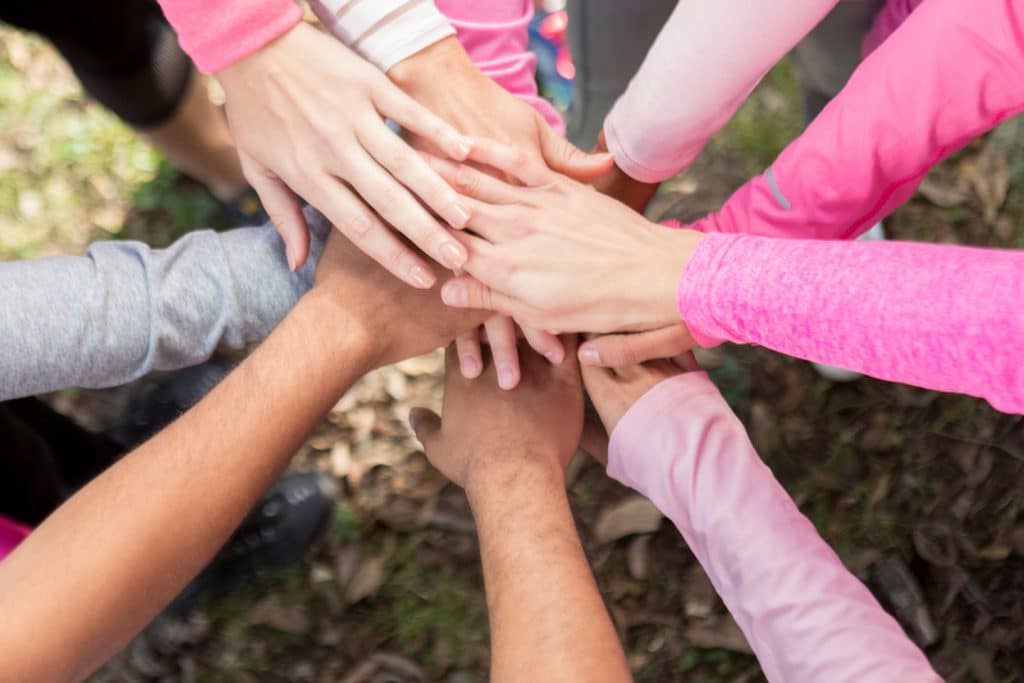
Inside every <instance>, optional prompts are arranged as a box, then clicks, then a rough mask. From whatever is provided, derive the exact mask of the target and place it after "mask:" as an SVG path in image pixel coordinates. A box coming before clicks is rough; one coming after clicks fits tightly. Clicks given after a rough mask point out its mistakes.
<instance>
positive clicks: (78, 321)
mask: <svg viewBox="0 0 1024 683" xmlns="http://www.w3.org/2000/svg"><path fill="white" fill-rule="evenodd" d="M307 217H308V218H312V219H313V220H310V221H309V223H310V227H311V233H312V234H311V241H310V258H309V260H308V261H307V262H306V264H305V265H304V266H303V267H302V268H301V269H299V270H298V271H296V272H295V273H292V272H289V270H288V266H287V265H286V262H285V256H284V244H283V243H282V242H281V239H280V238H279V237H278V235H277V232H276V231H275V230H274V227H273V226H272V225H270V224H267V225H266V226H263V227H259V228H239V229H237V230H231V231H229V232H223V233H217V232H214V231H212V230H199V231H196V232H192V233H189V234H187V235H185V236H184V237H182V238H181V239H179V240H178V241H176V242H175V243H174V244H172V245H171V246H170V247H168V248H166V249H150V248H149V247H147V246H146V245H144V244H141V243H139V242H120V241H112V242H97V243H95V244H93V245H92V246H90V247H89V248H88V249H87V250H86V252H85V255H84V256H55V257H49V258H40V259H33V260H25V261H14V262H9V263H0V400H6V399H10V398H15V397H19V396H28V395H32V394H38V393H43V392H47V391H54V390H57V389H63V388H66V387H70V386H81V387H88V388H98V387H109V386H116V385H119V384H124V383H125V382H129V381H131V380H134V379H136V378H138V377H141V376H142V375H144V374H146V373H147V372H149V371H151V370H172V369H176V368H181V367H186V366H189V365H195V364H198V363H201V362H203V361H204V360H206V359H208V358H209V357H210V356H211V354H213V352H214V351H215V350H216V349H217V347H218V346H221V345H226V346H229V347H232V348H242V347H244V346H245V345H247V344H250V343H253V342H257V341H260V340H261V339H263V338H264V337H265V336H266V335H267V334H268V333H269V332H270V331H271V330H272V329H273V328H274V326H275V325H276V324H277V323H278V322H279V321H280V320H281V319H282V318H283V317H284V315H285V314H286V313H287V312H288V310H289V309H290V308H291V307H292V306H293V305H294V304H295V302H296V301H298V299H299V297H300V296H302V294H303V293H305V292H306V291H307V290H308V289H309V287H310V285H311V284H312V281H313V274H314V271H315V268H316V263H317V261H318V260H319V258H320V251H321V249H322V246H323V238H324V237H325V236H326V232H327V229H328V226H327V224H326V222H325V221H323V220H322V219H321V218H320V217H319V216H312V215H310V216H307Z"/></svg>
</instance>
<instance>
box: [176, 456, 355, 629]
mask: <svg viewBox="0 0 1024 683" xmlns="http://www.w3.org/2000/svg"><path fill="white" fill-rule="evenodd" d="M335 495H337V486H336V485H335V483H334V480H333V479H331V478H330V477H328V476H327V475H324V474H319V473H315V472H293V473H291V474H286V475H284V476H283V477H281V478H280V479H278V480H277V482H276V483H275V484H274V485H273V486H271V487H270V490H269V491H267V492H266V494H264V496H263V500H261V501H260V503H259V505H257V506H256V508H255V509H254V510H253V511H252V512H250V513H249V516H248V517H246V518H245V520H244V521H243V522H242V525H241V526H240V527H239V528H238V530H237V531H235V533H234V534H233V535H232V536H231V538H230V539H229V540H228V542H227V544H226V545H225V546H224V547H223V548H221V549H220V552H218V553H217V555H216V557H214V558H213V560H212V561H211V562H210V564H208V565H207V566H206V568H205V569H204V570H203V571H202V572H200V573H199V575H198V576H196V578H194V579H193V580H192V581H191V583H189V584H188V586H186V587H185V590H184V591H182V593H181V595H179V596H178V597H177V598H176V599H175V600H174V602H173V603H171V605H170V607H168V609H167V614H169V615H171V616H181V615H183V614H184V613H186V612H187V611H188V610H190V609H191V608H192V607H194V606H195V605H196V604H197V603H198V602H199V601H200V600H202V599H203V598H205V597H209V596H213V595H221V594H223V593H225V592H227V591H228V590H230V589H231V588H233V587H235V586H237V585H238V584H240V583H241V582H242V581H244V580H246V579H249V578H253V577H257V576H259V575H261V574H262V573H264V572H266V571H273V570H275V569H280V568H282V567H286V566H288V565H290V564H294V563H296V562H299V561H300V560H301V559H302V558H303V557H305V555H306V552H307V551H308V550H309V549H310V548H312V547H313V546H314V545H315V544H316V543H317V542H318V541H319V540H320V539H321V538H323V537H324V535H325V534H326V533H327V531H328V529H330V526H331V521H332V519H333V518H334V514H333V513H334V497H335Z"/></svg>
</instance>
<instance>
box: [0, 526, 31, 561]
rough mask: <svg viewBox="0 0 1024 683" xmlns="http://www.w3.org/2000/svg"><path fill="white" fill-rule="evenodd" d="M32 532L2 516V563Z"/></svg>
mask: <svg viewBox="0 0 1024 683" xmlns="http://www.w3.org/2000/svg"><path fill="white" fill-rule="evenodd" d="M30 531H31V530H30V529H29V528H28V527H26V526H24V525H22V524H19V523H18V522H15V521H14V520H13V519H8V518H7V517H4V516H3V515H0V562H3V559H4V558H5V557H7V556H8V555H10V554H11V553H12V552H14V549H15V548H17V547H18V544H19V543H21V542H22V541H24V540H25V538H26V537H27V536H28V535H29V532H30Z"/></svg>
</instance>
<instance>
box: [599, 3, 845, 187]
mask: <svg viewBox="0 0 1024 683" xmlns="http://www.w3.org/2000/svg"><path fill="white" fill-rule="evenodd" d="M836 2H837V0H802V1H801V2H788V3H779V2H774V1H773V0H755V1H753V2H746V3H744V6H743V10H742V11H737V9H736V7H735V6H734V5H732V4H731V3H720V2H707V0H680V2H679V4H678V6H677V7H676V9H675V11H674V12H673V13H672V16H671V17H669V20H668V22H667V23H666V24H665V27H664V28H663V29H662V30H661V33H660V34H658V39H657V40H656V41H655V42H654V45H653V46H652V47H651V50H650V52H648V54H647V57H646V59H645V60H644V63H643V65H642V66H641V67H640V70H639V71H638V72H637V74H636V76H634V77H633V80H632V81H631V82H630V84H629V88H628V89H627V90H626V92H625V93H624V94H623V95H622V97H620V98H619V100H618V102H616V104H615V106H614V107H613V108H612V111H611V113H609V115H608V118H607V119H606V120H605V125H604V132H605V135H606V136H607V138H608V148H609V149H610V150H611V152H612V153H613V154H614V155H615V162H616V164H617V165H618V166H619V167H620V168H621V169H623V170H624V171H625V172H626V173H627V174H628V175H629V176H631V177H632V178H634V179H636V180H641V181H644V182H660V181H662V180H666V179H667V178H670V177H672V176H673V175H675V174H676V173H678V172H679V171H681V170H682V169H683V168H686V167H687V166H689V165H690V164H691V163H692V162H693V160H694V159H695V158H696V157H697V155H698V153H700V150H701V149H702V148H703V147H704V144H705V143H706V142H707V141H708V139H709V138H710V137H711V135H712V134H713V133H715V132H716V131H717V130H718V129H719V128H721V127H722V125H724V124H725V122H726V121H728V120H729V118H730V117H731V116H732V115H733V113H735V111H736V109H737V108H739V106H740V104H741V103H742V102H743V100H744V99H746V97H747V95H748V94H749V93H750V91H751V90H752V89H753V88H754V86H755V85H757V82H758V81H760V80H761V78H762V76H764V74H765V73H767V72H768V70H769V69H770V68H771V67H772V66H773V65H774V64H775V63H776V62H778V61H779V60H780V59H781V58H782V57H783V56H784V55H785V54H786V53H787V52H788V51H789V50H790V49H791V48H792V47H793V46H794V45H796V43H797V42H799V40H800V39H801V38H802V37H803V36H804V35H806V34H807V33H808V32H809V31H810V30H811V29H812V28H813V27H814V26H815V24H817V23H818V22H819V21H821V19H822V18H823V17H824V16H825V15H826V14H827V13H828V11H829V10H830V9H831V8H832V7H833V6H835V4H836ZM636 11H638V12H641V11H643V9H642V5H640V6H638V9H637V10H636Z"/></svg>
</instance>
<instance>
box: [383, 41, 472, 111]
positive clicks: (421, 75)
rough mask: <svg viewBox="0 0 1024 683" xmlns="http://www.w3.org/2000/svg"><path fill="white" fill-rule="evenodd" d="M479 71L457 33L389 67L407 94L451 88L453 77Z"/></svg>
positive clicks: (390, 73)
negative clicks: (456, 35) (456, 36)
mask: <svg viewBox="0 0 1024 683" xmlns="http://www.w3.org/2000/svg"><path fill="white" fill-rule="evenodd" d="M476 71H477V69H476V67H475V66H474V65H473V61H472V60H471V59H470V58H469V55H468V54H467V53H466V51H465V50H464V49H463V47H462V44H461V43H459V41H458V39H457V38H455V36H449V37H447V38H444V39H442V40H439V41H437V42H436V43H434V44H432V45H429V46H427V47H426V48H424V49H422V50H420V51H419V52H417V53H415V54H413V55H410V56H409V57H406V58H405V59H403V60H402V61H400V62H399V63H398V64H395V65H394V66H393V67H391V69H390V70H389V71H388V77H389V78H390V79H391V81H392V82H393V83H394V84H395V85H397V86H398V87H399V88H401V89H402V90H403V91H405V93H406V94H409V95H412V96H413V97H415V96H416V93H422V92H429V91H431V90H435V89H437V90H441V91H444V90H450V89H451V79H452V78H453V77H459V76H461V75H467V74H474V73H476ZM441 75H443V78H442V77H441Z"/></svg>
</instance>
